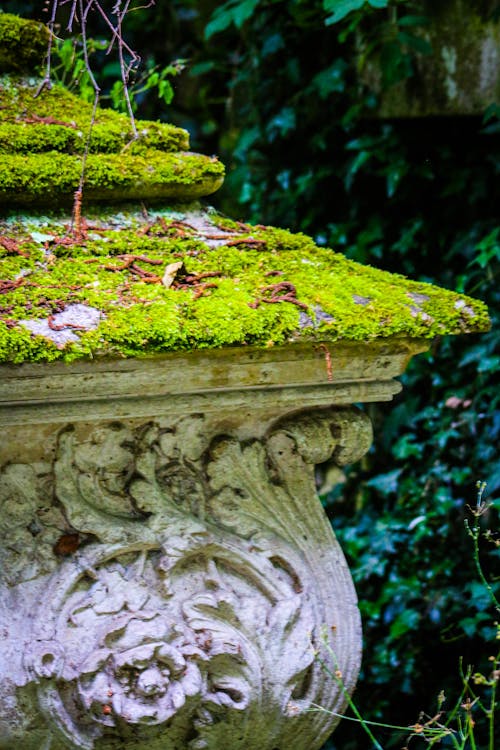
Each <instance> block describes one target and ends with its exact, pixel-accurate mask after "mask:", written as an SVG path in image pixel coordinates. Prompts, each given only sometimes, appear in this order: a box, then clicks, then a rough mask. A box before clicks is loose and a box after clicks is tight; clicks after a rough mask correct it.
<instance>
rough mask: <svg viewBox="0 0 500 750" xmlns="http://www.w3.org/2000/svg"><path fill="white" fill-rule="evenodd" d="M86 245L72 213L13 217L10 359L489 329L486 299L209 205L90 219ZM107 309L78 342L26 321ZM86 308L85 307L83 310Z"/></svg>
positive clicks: (3, 354) (79, 332) (4, 281)
mask: <svg viewBox="0 0 500 750" xmlns="http://www.w3.org/2000/svg"><path fill="white" fill-rule="evenodd" d="M86 220H87V221H86V224H85V233H84V236H83V237H81V238H80V239H79V240H78V241H75V239H74V238H73V237H72V235H71V231H70V228H69V223H68V219H67V217H66V221H65V219H64V217H63V216H59V217H55V218H54V217H52V218H48V217H43V216H40V215H38V216H36V215H32V216H31V217H18V216H14V215H13V216H11V217H10V218H6V219H5V220H4V221H2V222H1V224H0V258H1V269H2V270H1V274H0V291H1V292H2V293H1V295H0V306H1V317H2V320H3V323H1V324H0V361H4V362H6V361H7V362H25V361H50V360H53V359H66V360H72V359H76V358H88V357H96V356H102V355H112V356H140V355H143V354H150V353H153V352H167V351H175V350H186V349H200V348H208V347H211V348H214V347H222V346H242V345H247V344H253V345H261V346H270V345H274V344H280V343H282V342H285V341H298V340H316V341H326V342H329V341H332V342H333V341H338V340H354V341H364V340H373V339H375V338H388V337H394V336H405V337H407V336H409V337H413V338H433V337H434V336H436V335H438V334H447V333H467V332H475V331H483V330H486V329H487V328H488V327H489V319H488V314H487V310H486V308H485V306H484V305H483V304H482V303H481V302H478V301H476V300H472V299H470V298H468V297H465V296H464V295H459V294H456V293H454V292H450V291H448V290H444V289H440V288H438V287H435V286H432V285H430V284H424V283H420V282H413V281H409V280H407V279H406V278H404V277H402V276H397V275H394V274H390V273H387V272H384V271H380V270H377V269H374V268H371V267H365V266H361V265H359V264H357V263H354V262H352V261H349V260H347V259H346V258H345V257H344V256H343V255H340V254H338V253H335V252H333V251H332V250H329V249H325V248H320V247H317V246H316V245H315V244H314V242H313V241H312V240H311V239H310V238H309V237H306V236H305V235H302V234H291V233H290V232H287V231H285V230H279V229H274V228H272V227H265V228H264V227H251V226H249V225H244V224H241V223H237V222H228V221H227V220H224V219H222V217H220V216H218V215H217V214H216V213H215V212H211V211H209V210H202V209H201V208H199V207H197V206H190V207H187V206H181V207H178V208H177V210H173V209H171V210H166V209H165V210H161V211H155V212H151V213H150V214H149V215H148V216H145V215H143V214H142V212H140V211H137V210H132V209H130V208H124V207H120V210H119V211H118V210H117V211H116V212H115V213H112V212H111V211H108V212H107V213H105V214H102V213H101V214H97V213H95V214H91V213H89V212H87V213H86ZM78 305H80V306H81V305H83V306H86V307H87V308H89V309H91V310H92V311H98V313H99V314H100V317H99V316H98V324H96V325H95V326H94V327H92V329H91V330H85V327H84V326H83V327H82V328H78V327H77V326H75V327H73V326H72V324H71V323H69V324H68V326H67V328H68V330H71V331H72V333H75V334H76V335H75V336H72V337H71V338H72V339H74V340H71V341H68V342H67V343H65V344H64V345H61V343H60V342H59V343H58V340H57V338H58V337H57V336H55V335H54V336H53V337H52V339H53V340H51V335H50V333H48V334H47V336H40V335H36V334H33V333H32V332H30V331H29V330H28V329H27V327H26V324H25V323H22V322H21V321H26V320H29V321H42V322H43V321H44V322H45V324H47V325H48V326H49V330H51V329H50V325H52V327H53V328H52V329H53V330H54V331H58V330H63V329H64V327H65V326H64V324H61V323H60V322H59V323H58V321H61V320H63V318H57V315H60V314H61V313H62V312H64V311H65V310H66V311H68V310H71V309H72V306H78ZM74 309H84V308H76V307H75V308H74Z"/></svg>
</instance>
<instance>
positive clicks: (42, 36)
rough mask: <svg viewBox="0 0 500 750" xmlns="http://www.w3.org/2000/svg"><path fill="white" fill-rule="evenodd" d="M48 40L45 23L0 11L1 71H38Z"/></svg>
mask: <svg viewBox="0 0 500 750" xmlns="http://www.w3.org/2000/svg"><path fill="white" fill-rule="evenodd" d="M48 42H49V30H48V29H47V27H46V26H45V24H43V23H39V22H38V21H30V20H28V19H26V18H19V16H15V15H12V14H11V13H2V11H0V73H4V72H35V71H37V70H38V69H39V67H40V65H41V64H42V62H43V58H44V56H45V54H46V52H47V47H48Z"/></svg>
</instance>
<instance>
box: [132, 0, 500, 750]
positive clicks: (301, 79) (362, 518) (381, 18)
mask: <svg viewBox="0 0 500 750" xmlns="http://www.w3.org/2000/svg"><path fill="white" fill-rule="evenodd" d="M433 5H434V6H438V5H439V6H441V4H440V3H438V4H436V3H432V2H424V0H409V1H408V2H399V3H398V2H384V1H382V0H380V2H379V1H378V0H377V1H374V2H370V3H369V2H365V3H361V2H358V0H345V1H344V2H339V3H333V2H330V1H329V0H325V1H324V2H321V1H320V0H288V1H287V2H285V1H284V0H261V1H260V2H256V1H255V0H230V2H227V3H225V4H222V5H221V4H220V3H216V2H214V1H213V0H209V1H207V0H205V1H204V2H201V3H199V2H194V0H182V1H179V0H178V1H176V2H174V3H168V4H166V3H162V2H158V3H157V9H156V10H155V11H154V12H151V13H150V16H149V19H150V20H149V21H148V20H147V16H146V14H144V15H143V14H136V16H135V18H136V19H137V28H136V29H135V34H136V35H135V38H136V47H137V48H138V49H141V48H142V49H146V48H147V49H150V50H152V54H153V55H155V56H156V59H158V60H160V59H161V60H170V59H172V58H173V57H176V56H181V57H186V58H190V59H191V67H190V70H189V71H187V72H186V71H185V72H184V73H183V74H182V76H180V78H179V79H177V80H178V81H179V83H178V89H177V93H176V99H175V100H174V109H172V110H170V112H169V119H171V118H172V116H173V117H174V120H177V121H178V124H181V125H183V126H186V127H188V129H189V130H190V131H191V135H192V140H193V144H194V147H195V148H197V149H198V150H202V151H205V152H206V153H214V152H215V153H219V154H220V155H221V157H222V159H223V161H225V163H226V166H227V168H228V170H227V171H228V177H227V180H226V187H225V188H224V189H223V190H222V191H221V193H220V199H219V207H222V208H223V210H225V211H227V213H230V214H232V215H235V216H238V217H242V218H244V219H246V220H250V221H257V222H262V223H272V224H275V225H278V226H279V225H281V226H286V227H289V228H291V229H294V230H298V231H304V232H307V233H309V234H312V235H313V236H314V237H315V239H316V241H317V242H318V243H320V244H325V245H330V246H332V247H334V248H335V249H340V250H343V251H344V252H345V253H346V254H347V256H348V257H350V258H352V259H355V260H358V261H362V262H364V263H371V264H373V265H376V266H378V267H381V268H385V269H388V270H391V271H397V272H402V273H405V274H407V275H409V276H411V277H413V278H417V279H422V280H426V281H433V282H435V283H438V284H440V285H442V286H446V287H448V288H455V289H459V290H460V291H464V292H466V293H469V294H471V295H475V296H478V297H480V298H481V299H483V300H484V301H485V302H487V303H488V304H489V306H490V312H491V315H492V318H493V327H492V330H491V332H490V333H488V334H483V335H481V336H478V337H471V336H464V337H463V338H458V339H456V338H454V339H444V340H437V341H436V344H435V346H434V348H433V350H432V352H431V353H430V354H429V355H427V356H420V357H418V358H417V360H415V361H414V362H413V363H412V364H411V366H410V369H409V372H408V374H407V375H406V376H405V377H404V386H405V388H404V392H403V394H402V396H401V397H400V398H398V399H397V400H396V401H395V402H394V403H393V404H391V405H386V406H383V407H377V406H374V407H371V408H370V412H371V416H372V418H373V420H374V425H375V436H376V437H375V447H374V449H373V451H372V452H371V453H370V455H369V456H368V457H367V458H366V459H365V460H364V462H363V463H362V464H361V465H360V466H355V467H352V468H351V469H350V471H349V473H348V476H347V481H346V483H345V484H344V485H343V486H340V487H337V488H335V489H334V490H333V491H332V492H331V493H330V494H329V496H327V497H325V504H326V507H327V510H328V512H329V513H330V514H331V517H332V522H333V526H334V528H335V530H336V532H337V534H338V536H339V537H340V539H341V542H342V544H343V547H344V549H345V551H346V554H347V556H348V558H349V563H350V565H351V569H352V570H353V573H354V577H355V580H356V584H357V588H358V593H359V597H360V600H361V609H362V613H363V621H364V633H365V656H364V666H363V673H362V677H361V680H360V683H359V687H358V690H357V693H356V702H357V705H358V706H359V708H360V709H361V711H362V713H363V714H364V715H367V718H372V719H381V718H383V719H384V720H385V721H388V722H390V723H397V724H402V723H405V722H414V721H416V720H417V719H418V714H419V711H420V710H426V711H428V712H429V713H432V711H433V709H434V706H435V698H436V696H437V694H438V693H439V691H440V690H441V689H444V690H445V692H446V694H447V695H449V696H450V698H449V705H450V706H451V705H452V703H453V697H454V696H455V695H457V694H459V692H460V685H459V682H460V681H459V676H458V663H459V657H461V656H462V657H463V658H464V661H465V663H469V662H471V663H473V664H474V665H475V667H476V668H485V669H487V667H485V666H484V661H485V660H486V658H487V656H489V655H490V654H492V653H493V652H494V650H493V647H491V649H490V645H489V644H490V642H491V638H492V637H493V629H492V616H491V609H490V608H489V605H488V601H487V600H486V598H485V597H484V595H483V590H482V589H481V588H480V587H479V586H478V584H477V578H476V574H475V570H474V564H473V560H472V554H471V547H470V539H468V537H467V535H466V533H465V530H464V518H465V517H466V516H467V512H468V511H467V504H469V503H474V500H475V492H476V490H475V484H476V481H477V480H484V481H486V482H488V487H487V491H486V495H489V496H490V497H491V498H493V497H495V496H496V497H498V494H499V490H500V468H499V466H500V462H499V451H498V445H499V439H500V403H499V401H500V389H499V388H498V375H497V371H498V365H499V363H500V352H499V347H498V340H499V336H498V324H499V320H498V318H499V315H498V310H499V302H500V292H499V268H500V221H499V210H498V206H499V204H500V202H499V193H498V180H499V174H500V148H499V142H500V126H499V121H498V114H499V109H498V102H496V103H495V102H492V103H491V106H490V107H489V108H488V110H487V112H488V116H487V117H485V118H484V120H483V119H482V118H481V117H454V118H449V117H448V118H442V119H440V118H438V117H434V118H427V119H414V120H392V121H388V120H385V121H380V120H378V119H377V117H376V113H377V95H376V93H375V91H374V89H373V88H371V87H370V85H368V83H366V82H363V81H365V79H364V78H363V76H362V75H360V71H362V70H363V69H364V63H365V57H366V55H367V54H368V53H373V52H377V54H379V57H380V60H381V63H382V68H381V77H382V86H383V88H385V89H386V90H387V89H389V90H390V88H391V87H392V86H394V85H395V84H396V83H397V82H398V81H401V80H406V79H408V78H410V79H411V78H412V76H414V72H415V66H416V62H417V61H418V60H419V59H420V58H421V57H422V56H425V55H432V54H434V53H433V50H432V49H429V46H428V44H426V41H425V38H424V34H423V33H422V32H423V29H425V27H426V24H428V23H429V13H430V12H431V11H432V8H433ZM477 5H478V7H479V6H480V10H481V12H483V13H484V15H485V16H491V15H492V12H494V11H492V8H493V9H494V5H495V4H494V3H491V2H488V1H487V0H484V1H483V2H481V3H478V4H477ZM344 10H345V11H348V12H346V13H345V14H344ZM496 12H497V16H496V17H497V18H498V10H497V11H496ZM139 16H140V24H142V26H141V28H139ZM209 24H210V25H209ZM155 28H156V29H158V31H159V33H158V35H157V37H156V38H153V37H152V33H153V29H155ZM146 39H147V43H145V40H146ZM165 39H166V41H165ZM361 40H362V41H363V44H362V45H361V47H360V41H361ZM150 106H151V104H150V102H149V103H148V107H150ZM141 114H142V116H146V117H154V116H155V115H158V114H159V115H160V116H163V112H162V111H156V112H154V111H152V110H151V109H148V110H147V111H146V112H144V113H141ZM482 522H483V523H484V524H485V526H486V525H488V526H489V527H490V528H492V529H493V530H494V529H497V534H498V529H499V525H498V514H497V511H496V510H495V509H494V508H492V509H491V510H490V511H489V512H488V514H486V515H485V516H483V518H482ZM497 539H498V536H497ZM483 563H484V565H485V569H486V571H487V572H488V573H489V574H490V575H491V576H492V577H493V578H495V576H496V577H497V580H498V576H499V573H500V571H499V567H500V566H499V549H498V547H496V546H495V545H494V544H492V543H490V544H488V543H487V542H484V549H483ZM496 585H498V584H496ZM382 739H383V740H384V742H385V743H386V745H387V747H391V746H392V747H396V748H400V747H401V744H402V742H401V738H399V740H398V741H396V740H395V741H394V742H393V744H392V745H391V739H390V737H384V738H382ZM363 743H366V739H365V738H364V737H363V736H362V735H361V734H360V733H359V729H358V727H357V726H356V725H353V724H351V723H349V722H342V723H341V725H340V727H339V728H338V730H337V731H336V733H335V734H334V736H333V739H332V744H330V745H329V747H331V748H339V750H340V748H341V749H342V750H360V748H362V747H366V744H363ZM412 746H413V745H412ZM484 746H485V745H484V744H483V745H482V746H478V747H484ZM415 747H417V744H416V743H415Z"/></svg>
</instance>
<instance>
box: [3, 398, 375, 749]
mask: <svg viewBox="0 0 500 750" xmlns="http://www.w3.org/2000/svg"><path fill="white" fill-rule="evenodd" d="M370 440H371V428H370V425H369V422H368V420H367V419H366V418H365V417H364V415H363V414H361V413H359V412H357V411H355V410H352V409H332V410H330V411H327V412H318V413H314V412H310V413H308V414H305V415H298V416H295V417H294V418H293V419H289V420H287V421H283V420H282V421H280V422H277V423H276V424H274V425H273V427H272V429H271V430H270V431H269V432H268V434H267V435H266V436H265V438H264V439H258V440H257V439H254V440H247V441H242V440H241V439H238V437H237V436H234V435H213V434H211V432H210V430H209V429H208V428H207V425H206V424H205V420H204V418H203V417H202V416H199V415H198V416H191V417H189V418H184V419H180V420H178V421H177V422H175V423H166V422H163V421H161V420H160V421H157V422H152V423H151V422H150V423H148V424H144V425H141V426H130V425H126V424H122V423H112V424H108V425H104V426H99V427H97V428H93V429H92V430H91V431H90V432H89V433H87V434H86V436H85V437H84V438H82V437H80V436H78V435H77V434H76V432H75V431H74V430H73V429H72V428H71V427H68V428H66V429H64V430H63V431H62V432H61V433H60V434H59V437H58V442H57V450H56V458H55V461H54V464H53V466H52V467H50V469H49V468H48V467H47V465H44V466H38V467H29V466H26V465H22V464H10V465H9V466H7V467H4V471H3V475H2V481H1V483H0V497H1V498H3V500H4V503H8V502H9V499H10V500H11V499H12V497H13V493H14V494H15V496H16V497H17V498H18V500H19V501H20V502H21V501H22V502H21V505H22V504H23V503H24V505H25V506H26V507H29V508H30V509H31V510H30V512H33V508H37V507H38V509H40V507H41V503H44V504H45V506H50V507H49V509H47V507H46V508H45V513H46V515H47V514H48V517H50V520H51V521H52V525H51V524H50V523H49V524H47V525H44V524H43V523H40V513H38V515H37V518H38V521H37V523H39V526H40V532H39V534H38V536H39V537H40V545H39V547H40V549H41V550H42V553H40V554H39V556H38V558H37V560H35V561H34V562H33V561H31V562H28V561H26V560H25V566H26V565H27V566H28V567H29V573H26V571H25V569H23V567H22V565H21V561H22V559H25V558H23V556H22V555H20V552H19V549H17V548H16V544H14V549H11V550H10V551H9V550H8V549H6V550H4V555H5V566H4V571H5V573H4V575H5V580H6V582H7V583H8V584H9V586H10V588H11V589H12V588H17V589H19V590H20V591H22V590H23V587H25V586H28V585H32V581H31V579H32V578H33V577H35V578H36V576H38V578H36V580H37V581H38V582H39V584H38V588H37V587H36V585H35V589H36V590H38V596H37V599H36V603H35V604H34V605H33V614H34V618H33V626H32V629H31V631H30V633H29V634H28V636H27V638H26V643H25V646H24V653H23V655H22V664H21V666H20V668H19V670H18V671H17V672H16V673H15V675H14V677H13V679H14V681H15V682H16V684H17V688H16V690H17V694H18V695H24V696H25V697H24V698H23V700H24V703H26V701H27V702H28V703H29V702H30V701H31V709H29V710H27V713H28V714H30V712H31V714H30V715H33V714H35V715H36V716H37V718H36V720H32V721H31V725H30V726H32V727H36V728H37V732H38V735H37V737H38V738H40V737H43V742H45V743H46V747H47V748H51V750H59V748H61V749H62V748H68V747H69V748H88V749H89V750H91V749H92V748H96V750H101V749H103V750H104V749H106V750H107V749H108V748H109V750H111V748H118V747H120V748H129V747H130V748H146V747H147V748H160V747H161V748H162V750H163V749H164V750H180V749H181V748H188V750H202V749H205V748H206V749H207V750H215V749H216V748H217V750H225V748H227V750H229V748H231V750H238V748H241V750H243V748H245V750H247V749H252V748H255V749H257V748H259V750H278V749H279V748H285V747H286V748H288V747H290V748H294V750H302V749H303V750H311V749H313V748H317V747H320V746H321V744H322V743H323V742H324V740H325V738H326V736H327V735H328V733H329V732H330V731H331V730H332V728H333V726H334V725H335V724H336V722H337V719H336V718H335V717H333V716H329V715H327V714H325V713H314V712H311V710H310V709H311V706H312V704H321V705H323V706H325V707H326V708H330V709H332V710H333V711H334V712H340V711H341V710H342V708H343V707H344V697H343V695H342V693H341V692H340V691H339V689H338V686H337V685H336V684H333V683H332V682H330V681H329V680H328V678H327V676H326V675H325V673H324V672H323V670H322V668H321V665H320V663H319V660H318V658H317V655H318V653H321V651H322V648H323V646H322V640H321V636H320V633H321V630H322V628H323V627H324V626H327V629H328V632H329V633H330V640H331V645H332V647H333V649H334V650H335V653H336V655H337V658H338V662H339V664H338V666H339V669H341V670H342V673H343V677H344V681H345V684H346V686H347V687H348V688H352V687H353V685H354V682H355V679H356V676H357V671H358V668H359V658H360V633H359V615H358V610H357V606H356V597H355V593H354V589H353V586H352V582H351V579H350V576H349V573H348V570H347V567H346V564H345V561H344V558H343V556H342V553H341V551H340V549H339V548H338V545H337V543H336V541H335V540H334V538H333V536H332V532H331V529H330V525H329V523H328V521H327V519H326V517H325V516H324V514H323V511H322V509H321V506H320V504H319V502H318V500H317V498H316V495H315V486H314V467H315V464H317V463H321V462H323V461H325V460H327V459H328V458H330V456H332V455H333V458H334V460H335V461H336V462H337V463H338V464H344V463H347V462H350V461H354V460H357V459H358V458H359V457H360V456H361V455H362V454H363V453H364V452H365V451H366V450H367V448H368V447H369V444H370ZM50 485H52V488H51V487H50ZM51 491H52V492H53V493H54V496H55V498H56V501H55V503H53V504H50V503H47V493H50V492H51ZM58 514H59V515H58ZM42 515H43V514H42ZM61 519H63V521H64V523H65V524H66V529H65V530H63V529H62V527H61ZM19 526H20V524H17V527H16V526H15V524H14V526H12V525H11V528H14V527H16V528H18V527H19ZM68 528H69V530H70V531H71V534H70V536H72V537H73V538H75V539H77V540H78V543H79V544H80V546H79V548H78V549H75V550H72V551H71V552H70V553H69V554H67V555H66V556H65V557H61V556H59V557H57V555H56V556H54V553H53V551H52V550H53V549H56V550H57V541H56V542H55V546H53V545H54V537H57V535H58V534H59V535H60V534H61V530H63V531H64V533H63V535H62V536H63V537H64V536H68ZM58 529H59V530H58ZM31 539H32V540H33V537H31ZM34 540H35V542H36V536H35V537H34ZM11 546H12V545H11ZM33 546H36V545H33ZM18 547H19V548H20V545H19V544H18ZM49 551H50V554H49ZM61 560H62V561H61ZM30 566H31V567H30ZM33 566H34V567H33ZM29 581H30V583H28V582H29ZM22 731H23V732H24V737H25V746H26V747H30V745H29V731H28V730H27V729H26V728H24V729H23V730H22ZM21 734H22V732H21V730H19V733H18V734H17V735H16V733H15V732H14V733H13V734H12V738H13V739H12V743H11V744H10V745H9V744H8V743H7V744H6V745H0V746H2V747H14V746H15V744H16V743H15V741H14V738H17V737H19V736H20V735H21ZM37 742H38V743H39V744H38V746H40V747H42V746H43V745H42V744H40V742H41V740H40V739H38V740H37ZM35 746H36V745H33V747H35Z"/></svg>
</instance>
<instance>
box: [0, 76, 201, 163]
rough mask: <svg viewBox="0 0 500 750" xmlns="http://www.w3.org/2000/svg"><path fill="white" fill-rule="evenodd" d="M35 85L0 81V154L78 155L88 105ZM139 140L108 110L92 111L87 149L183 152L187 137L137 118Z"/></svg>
mask: <svg viewBox="0 0 500 750" xmlns="http://www.w3.org/2000/svg"><path fill="white" fill-rule="evenodd" d="M38 89H39V81H36V80H35V81H29V80H26V79H23V78H13V77H11V76H10V77H4V78H2V79H0V153H12V152H20V153H33V152H35V153H38V152H43V151H61V152H64V153H78V154H80V153H82V152H83V150H84V148H85V144H86V140H87V134H88V130H89V124H90V122H91V118H92V109H93V107H92V104H89V103H88V102H84V101H82V100H81V99H80V98H79V97H77V96H75V94H72V93H71V92H70V91H68V90H67V89H65V88H63V87H62V86H58V85H54V86H52V88H51V89H47V88H44V89H43V90H42V91H41V92H40V93H39V95H38V96H35V94H36V93H37V91H38ZM137 129H138V132H139V139H138V140H137V141H136V142H134V143H131V141H132V139H133V137H134V134H133V130H132V126H131V123H130V119H129V118H128V117H127V116H126V115H123V114H120V113H118V112H114V111H113V110H111V109H101V108H99V109H98V110H97V115H96V119H95V124H94V126H93V128H92V134H91V140H90V151H91V152H92V153H105V154H109V153H116V152H118V151H121V150H122V149H123V148H124V147H125V146H127V147H128V148H129V149H130V151H131V152H132V153H140V152H141V151H144V150H146V149H152V148H154V149H158V150H159V151H167V152H171V151H186V150H187V149H189V134H188V133H187V131H186V130H183V129H182V128H178V127H176V126H175V125H170V124H169V123H160V122H152V121H149V120H140V121H138V122H137Z"/></svg>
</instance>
